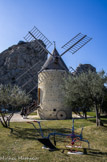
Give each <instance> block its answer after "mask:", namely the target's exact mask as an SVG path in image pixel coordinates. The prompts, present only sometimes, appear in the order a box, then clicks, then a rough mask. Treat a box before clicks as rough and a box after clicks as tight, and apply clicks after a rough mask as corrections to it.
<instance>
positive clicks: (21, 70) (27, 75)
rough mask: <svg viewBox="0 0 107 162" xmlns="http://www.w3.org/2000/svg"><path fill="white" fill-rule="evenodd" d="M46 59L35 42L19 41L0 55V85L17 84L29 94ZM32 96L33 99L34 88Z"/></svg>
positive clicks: (45, 55)
mask: <svg viewBox="0 0 107 162" xmlns="http://www.w3.org/2000/svg"><path fill="white" fill-rule="evenodd" d="M41 43H42V44H43V42H41ZM43 45H44V44H43ZM44 47H45V45H44ZM46 59H47V53H46V52H44V51H41V48H40V46H38V45H37V44H36V42H35V41H33V42H23V41H20V42H19V43H18V44H17V45H13V46H11V47H9V48H8V49H7V50H5V51H3V52H2V53H0V84H1V83H2V84H9V83H11V84H17V85H18V86H20V87H22V89H24V90H26V92H27V93H29V92H30V90H32V89H33V88H34V87H35V86H36V85H37V79H38V76H37V74H38V71H39V70H40V69H41V67H42V66H43V64H44V63H45V61H46ZM32 66H33V68H32ZM32 94H33V98H35V97H34V96H35V94H36V91H35V88H34V90H33V91H32Z"/></svg>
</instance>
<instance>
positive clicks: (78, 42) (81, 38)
mask: <svg viewBox="0 0 107 162" xmlns="http://www.w3.org/2000/svg"><path fill="white" fill-rule="evenodd" d="M91 39H92V38H90V37H88V36H87V35H84V34H82V33H79V34H77V35H76V36H75V37H74V38H72V39H71V40H70V41H68V42H67V43H66V44H65V45H63V46H62V47H61V48H63V49H65V52H63V53H62V54H61V56H62V55H64V54H65V53H66V52H68V51H69V52H71V53H72V54H74V53H75V52H77V51H78V50H79V49H80V48H82V47H83V46H84V45H85V44H86V43H88V42H89V41H90V40H91Z"/></svg>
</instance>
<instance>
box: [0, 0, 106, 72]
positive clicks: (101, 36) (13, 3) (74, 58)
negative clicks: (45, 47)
mask: <svg viewBox="0 0 107 162" xmlns="http://www.w3.org/2000/svg"><path fill="white" fill-rule="evenodd" d="M33 26H36V27H37V28H38V29H39V30H40V31H41V32H42V33H43V34H44V35H45V36H46V37H47V38H48V39H49V40H50V41H51V42H52V43H53V41H55V42H56V48H57V50H58V52H59V53H60V54H61V53H62V52H63V50H62V49H61V46H62V45H64V44H65V43H66V42H68V41H69V40H70V39H71V38H73V37H74V36H75V35H76V34H78V33H79V32H82V33H83V34H86V35H88V36H89V37H91V38H93V39H92V40H91V41H90V42H89V43H87V44H86V45H85V46H84V47H82V48H81V49H80V50H79V51H78V52H76V53H75V54H74V55H72V54H71V53H70V52H67V53H66V54H65V55H64V56H63V60H64V61H65V63H66V65H67V66H68V68H69V67H71V66H72V67H73V68H74V69H76V67H77V66H78V65H79V64H91V65H93V66H94V67H96V69H97V71H101V70H102V69H103V70H105V72H107V0H0V53H1V52H2V51H4V50H6V49H7V48H8V47H10V46H12V45H14V44H17V43H18V42H19V41H20V40H23V41H24V38H23V37H24V36H25V35H26V34H27V32H28V31H30V30H31V29H32V28H33ZM52 50H53V46H51V47H50V49H49V51H50V52H51V51H52Z"/></svg>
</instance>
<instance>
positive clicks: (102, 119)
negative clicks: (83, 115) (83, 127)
mask: <svg viewBox="0 0 107 162" xmlns="http://www.w3.org/2000/svg"><path fill="white" fill-rule="evenodd" d="M88 121H90V122H93V123H96V119H95V118H90V119H88ZM101 121H102V123H103V124H107V120H105V117H101Z"/></svg>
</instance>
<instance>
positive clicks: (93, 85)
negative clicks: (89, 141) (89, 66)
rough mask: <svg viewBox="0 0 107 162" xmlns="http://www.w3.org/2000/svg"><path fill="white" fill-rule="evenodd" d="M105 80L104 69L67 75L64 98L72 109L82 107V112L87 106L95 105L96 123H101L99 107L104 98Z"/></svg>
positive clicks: (106, 77) (106, 79) (106, 78)
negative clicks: (98, 71)
mask: <svg viewBox="0 0 107 162" xmlns="http://www.w3.org/2000/svg"><path fill="white" fill-rule="evenodd" d="M106 81H107V76H106V75H105V73H104V71H102V72H100V73H95V72H91V71H88V72H87V73H81V74H79V75H76V76H73V75H71V74H70V75H69V76H68V78H67V79H66V80H65V86H64V89H65V92H66V95H65V99H66V103H67V104H69V105H70V106H71V107H72V108H73V109H74V110H75V109H76V108H82V109H83V110H84V112H86V111H87V108H89V107H90V106H93V105H95V110H96V124H97V126H98V125H101V120H100V111H99V110H100V108H101V105H102V101H103V99H104V84H105V83H106Z"/></svg>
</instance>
